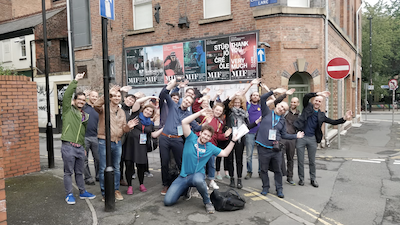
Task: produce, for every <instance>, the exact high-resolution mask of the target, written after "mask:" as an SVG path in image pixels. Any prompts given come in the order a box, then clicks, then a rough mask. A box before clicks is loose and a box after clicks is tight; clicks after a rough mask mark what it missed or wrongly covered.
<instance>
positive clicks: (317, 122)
mask: <svg viewBox="0 0 400 225" xmlns="http://www.w3.org/2000/svg"><path fill="white" fill-rule="evenodd" d="M330 94H331V93H330V92H329V91H323V92H317V93H308V94H306V95H305V96H304V98H303V106H304V109H303V112H302V114H301V115H300V116H299V119H298V120H296V121H295V122H294V126H295V127H296V129H297V130H300V131H304V134H305V135H304V138H301V139H298V140H297V143H296V149H297V164H298V173H299V179H300V180H299V185H301V186H303V185H304V151H305V148H306V147H307V152H308V161H309V167H310V178H311V185H312V186H314V187H316V188H317V187H318V186H319V185H318V183H317V181H316V180H315V178H316V173H315V154H316V153H317V143H320V142H321V140H322V130H321V126H322V124H323V123H324V122H326V123H329V124H332V125H338V124H342V123H344V122H346V120H350V119H351V118H352V112H351V110H349V111H347V112H346V115H345V116H344V117H343V118H340V119H337V120H333V119H330V118H328V117H326V116H325V112H322V111H321V110H320V107H321V105H322V102H323V100H324V97H329V96H330ZM313 97H315V98H314V100H313V101H312V103H311V102H309V100H310V99H311V98H313Z"/></svg>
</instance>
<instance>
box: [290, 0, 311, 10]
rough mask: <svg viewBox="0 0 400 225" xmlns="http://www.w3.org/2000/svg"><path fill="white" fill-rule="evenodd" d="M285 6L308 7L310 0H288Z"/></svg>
mask: <svg viewBox="0 0 400 225" xmlns="http://www.w3.org/2000/svg"><path fill="white" fill-rule="evenodd" d="M287 6H289V7H307V8H308V7H310V0H288V1H287Z"/></svg>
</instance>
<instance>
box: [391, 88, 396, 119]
mask: <svg viewBox="0 0 400 225" xmlns="http://www.w3.org/2000/svg"><path fill="white" fill-rule="evenodd" d="M395 91H396V89H394V90H392V110H393V111H392V125H393V124H394V92H395Z"/></svg>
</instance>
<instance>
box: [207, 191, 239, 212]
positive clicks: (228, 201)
mask: <svg viewBox="0 0 400 225" xmlns="http://www.w3.org/2000/svg"><path fill="white" fill-rule="evenodd" d="M210 199H211V202H212V203H213V204H214V207H215V210H217V211H219V212H223V211H235V210H239V209H243V208H244V205H245V204H246V201H245V200H244V199H243V198H242V197H241V196H240V195H239V193H237V192H236V191H235V190H233V189H232V188H231V189H229V190H228V191H226V192H222V191H219V190H216V189H215V190H214V191H213V192H212V193H211V195H210Z"/></svg>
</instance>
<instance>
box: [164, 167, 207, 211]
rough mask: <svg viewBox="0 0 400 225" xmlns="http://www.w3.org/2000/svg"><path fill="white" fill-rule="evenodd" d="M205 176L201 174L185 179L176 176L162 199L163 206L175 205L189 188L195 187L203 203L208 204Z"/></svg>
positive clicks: (191, 175)
mask: <svg viewBox="0 0 400 225" xmlns="http://www.w3.org/2000/svg"><path fill="white" fill-rule="evenodd" d="M204 178H205V175H204V174H203V173H195V174H190V175H188V176H187V177H182V176H178V178H176V179H175V180H174V182H172V184H171V186H170V187H169V189H168V191H167V194H165V197H164V205H165V206H171V205H173V204H175V203H176V202H177V201H178V199H179V197H181V196H182V195H184V194H185V193H186V192H187V190H188V188H189V187H196V188H197V190H198V191H199V193H200V195H201V197H203V203H204V204H207V203H210V202H211V201H210V197H208V192H207V184H206V181H205V180H204Z"/></svg>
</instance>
